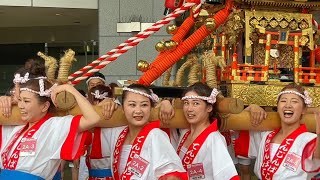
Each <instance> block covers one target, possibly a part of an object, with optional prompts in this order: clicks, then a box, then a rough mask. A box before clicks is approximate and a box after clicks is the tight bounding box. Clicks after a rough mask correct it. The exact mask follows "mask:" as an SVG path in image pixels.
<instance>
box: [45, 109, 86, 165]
mask: <svg viewBox="0 0 320 180" xmlns="http://www.w3.org/2000/svg"><path fill="white" fill-rule="evenodd" d="M80 118H81V116H70V115H69V116H64V117H53V118H50V122H49V123H48V124H46V125H47V128H46V129H47V130H48V135H49V134H50V136H51V138H50V139H51V140H52V142H51V143H50V144H51V146H52V154H53V155H52V157H51V158H52V159H65V160H73V159H77V158H79V157H80V156H81V155H82V154H83V152H84V143H85V138H86V132H84V133H78V127H79V122H80Z"/></svg>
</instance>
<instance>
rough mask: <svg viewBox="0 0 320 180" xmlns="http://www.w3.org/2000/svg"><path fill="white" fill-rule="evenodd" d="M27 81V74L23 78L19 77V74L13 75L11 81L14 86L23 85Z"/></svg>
mask: <svg viewBox="0 0 320 180" xmlns="http://www.w3.org/2000/svg"><path fill="white" fill-rule="evenodd" d="M27 81H29V73H26V74H25V75H24V76H23V77H21V75H20V74H19V73H18V74H15V75H14V79H13V83H14V84H17V83H19V84H23V83H26V82H27Z"/></svg>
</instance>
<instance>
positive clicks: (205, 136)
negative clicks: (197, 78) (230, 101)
mask: <svg viewBox="0 0 320 180" xmlns="http://www.w3.org/2000/svg"><path fill="white" fill-rule="evenodd" d="M218 93H219V92H218V91H217V89H213V90H212V89H211V88H209V87H208V86H207V85H205V84H202V83H195V84H194V85H192V86H190V87H188V88H187V89H186V91H185V92H184V94H183V96H182V101H183V112H184V115H185V118H186V119H187V121H188V122H189V123H190V129H189V130H183V131H182V133H181V139H180V142H179V145H178V149H177V153H178V155H179V156H180V158H181V159H182V164H183V166H184V168H185V169H186V170H187V172H188V175H189V178H190V179H194V178H197V179H217V180H220V179H239V176H238V175H237V171H236V169H235V167H234V164H233V161H232V159H231V157H230V155H229V153H228V150H227V145H226V141H225V139H224V137H223V136H222V135H221V134H220V132H219V131H218V120H217V119H216V118H214V117H213V113H214V112H213V105H214V103H215V102H216V96H217V94H218Z"/></svg>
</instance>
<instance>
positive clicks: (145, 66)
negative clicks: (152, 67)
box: [137, 60, 149, 72]
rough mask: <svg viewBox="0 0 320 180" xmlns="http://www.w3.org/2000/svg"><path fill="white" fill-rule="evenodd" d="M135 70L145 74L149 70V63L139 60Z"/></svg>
mask: <svg viewBox="0 0 320 180" xmlns="http://www.w3.org/2000/svg"><path fill="white" fill-rule="evenodd" d="M137 69H138V70H139V71H141V72H146V71H147V70H148V69H149V63H148V62H147V61H144V60H139V61H138V64H137Z"/></svg>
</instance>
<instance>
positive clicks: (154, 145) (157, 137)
mask: <svg viewBox="0 0 320 180" xmlns="http://www.w3.org/2000/svg"><path fill="white" fill-rule="evenodd" d="M124 128H126V126H123V127H117V128H109V129H107V133H106V137H107V139H108V143H109V145H110V146H111V152H112V153H113V152H114V150H115V145H116V142H117V139H118V137H119V135H120V133H121V132H122V130H123V129H124ZM140 157H142V158H143V159H145V160H147V161H148V162H149V165H148V166H147V168H146V170H145V172H144V173H143V175H142V176H141V177H140V178H139V177H138V176H136V175H133V176H132V177H131V179H139V180H157V179H158V178H160V177H161V176H163V175H165V174H168V173H171V172H185V170H184V168H183V166H182V163H181V160H180V158H179V157H178V155H177V154H176V151H175V150H174V148H173V147H172V145H171V144H170V141H169V137H168V135H167V134H166V133H165V132H163V131H162V130H160V129H159V128H154V129H152V130H151V131H150V132H149V134H148V136H147V138H146V140H145V142H144V144H143V146H142V150H141V152H140ZM113 161H114V157H113V155H112V156H111V162H112V163H113Z"/></svg>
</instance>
